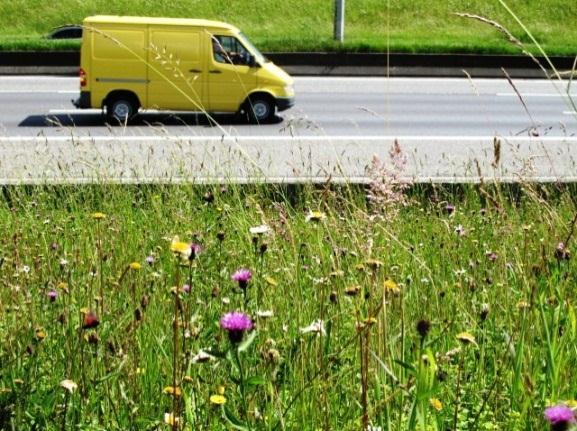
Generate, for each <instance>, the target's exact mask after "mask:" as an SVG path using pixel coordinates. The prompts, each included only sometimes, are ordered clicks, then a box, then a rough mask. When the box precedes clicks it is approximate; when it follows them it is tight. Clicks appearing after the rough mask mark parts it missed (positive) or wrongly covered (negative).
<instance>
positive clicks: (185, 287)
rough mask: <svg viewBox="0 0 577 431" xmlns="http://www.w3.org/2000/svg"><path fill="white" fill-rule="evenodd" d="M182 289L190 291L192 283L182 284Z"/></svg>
mask: <svg viewBox="0 0 577 431" xmlns="http://www.w3.org/2000/svg"><path fill="white" fill-rule="evenodd" d="M182 291H183V292H184V293H190V285H189V284H185V285H183V286H182Z"/></svg>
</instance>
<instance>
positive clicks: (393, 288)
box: [383, 278, 401, 293]
mask: <svg viewBox="0 0 577 431" xmlns="http://www.w3.org/2000/svg"><path fill="white" fill-rule="evenodd" d="M383 287H384V288H385V291H387V292H390V293H399V292H400V291H401V288H400V287H399V285H398V284H397V283H395V282H394V281H393V280H391V279H390V278H387V279H386V280H385V282H384V283H383Z"/></svg>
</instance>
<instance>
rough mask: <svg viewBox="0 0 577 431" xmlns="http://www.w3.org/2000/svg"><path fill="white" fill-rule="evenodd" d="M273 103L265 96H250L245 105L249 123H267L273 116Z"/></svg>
mask: <svg viewBox="0 0 577 431" xmlns="http://www.w3.org/2000/svg"><path fill="white" fill-rule="evenodd" d="M275 108H276V107H275V104H274V101H273V100H272V99H271V98H270V97H267V96H258V95H257V96H252V97H251V98H250V99H249V100H248V101H247V103H246V107H245V109H246V112H247V113H248V118H249V120H250V122H251V123H267V122H269V121H270V120H272V118H273V117H274V115H275Z"/></svg>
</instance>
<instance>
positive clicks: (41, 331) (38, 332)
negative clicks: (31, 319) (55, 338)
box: [35, 328, 46, 341]
mask: <svg viewBox="0 0 577 431" xmlns="http://www.w3.org/2000/svg"><path fill="white" fill-rule="evenodd" d="M35 334H36V339H37V340H38V341H42V340H44V339H45V338H46V331H45V330H44V328H36V331H35Z"/></svg>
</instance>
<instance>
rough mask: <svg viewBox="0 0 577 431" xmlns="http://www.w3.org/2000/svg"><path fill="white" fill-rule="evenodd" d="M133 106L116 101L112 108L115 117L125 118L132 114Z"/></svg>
mask: <svg viewBox="0 0 577 431" xmlns="http://www.w3.org/2000/svg"><path fill="white" fill-rule="evenodd" d="M130 111H131V108H130V106H129V105H128V104H127V103H124V102H121V103H115V104H114V107H113V109H112V114H113V115H114V117H116V118H118V119H121V120H124V119H125V118H128V117H129V116H130Z"/></svg>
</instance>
